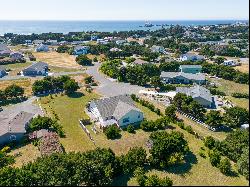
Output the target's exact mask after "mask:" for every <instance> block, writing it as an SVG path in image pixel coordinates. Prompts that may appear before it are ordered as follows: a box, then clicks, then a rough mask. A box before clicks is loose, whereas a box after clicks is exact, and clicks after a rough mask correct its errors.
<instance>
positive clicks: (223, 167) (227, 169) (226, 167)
mask: <svg viewBox="0 0 250 187" xmlns="http://www.w3.org/2000/svg"><path fill="white" fill-rule="evenodd" d="M219 169H220V171H221V173H223V174H225V175H229V174H230V173H231V163H230V161H229V159H228V158H224V159H223V160H221V161H220V165H219Z"/></svg>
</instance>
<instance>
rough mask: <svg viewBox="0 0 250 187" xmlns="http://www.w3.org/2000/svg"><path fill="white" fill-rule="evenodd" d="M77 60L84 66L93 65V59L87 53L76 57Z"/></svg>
mask: <svg viewBox="0 0 250 187" xmlns="http://www.w3.org/2000/svg"><path fill="white" fill-rule="evenodd" d="M76 62H77V63H78V64H80V65H82V66H91V65H92V60H91V59H89V58H88V57H87V55H79V56H78V57H76Z"/></svg>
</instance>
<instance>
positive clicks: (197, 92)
mask: <svg viewBox="0 0 250 187" xmlns="http://www.w3.org/2000/svg"><path fill="white" fill-rule="evenodd" d="M176 92H178V93H184V94H186V95H188V96H191V97H192V98H197V97H201V98H203V99H205V100H207V101H209V102H212V96H211V93H210V91H209V90H208V89H206V88H204V87H202V86H198V85H196V86H193V87H190V88H189V87H177V88H176Z"/></svg>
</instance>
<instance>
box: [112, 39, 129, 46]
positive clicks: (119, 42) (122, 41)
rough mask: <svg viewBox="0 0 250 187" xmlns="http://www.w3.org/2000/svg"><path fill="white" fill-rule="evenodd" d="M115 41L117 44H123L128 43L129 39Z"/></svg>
mask: <svg viewBox="0 0 250 187" xmlns="http://www.w3.org/2000/svg"><path fill="white" fill-rule="evenodd" d="M115 43H116V44H117V45H123V44H125V43H127V41H126V40H116V42H115Z"/></svg>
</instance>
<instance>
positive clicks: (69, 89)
mask: <svg viewBox="0 0 250 187" xmlns="http://www.w3.org/2000/svg"><path fill="white" fill-rule="evenodd" d="M79 88H80V87H79V86H78V83H77V82H76V81H75V80H73V79H71V80H68V81H66V82H65V83H64V85H63V89H64V90H65V92H66V94H72V93H74V92H75V91H77V90H78V89H79Z"/></svg>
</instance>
